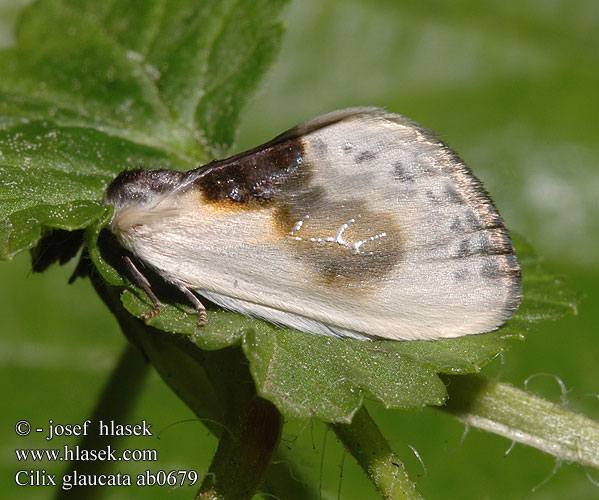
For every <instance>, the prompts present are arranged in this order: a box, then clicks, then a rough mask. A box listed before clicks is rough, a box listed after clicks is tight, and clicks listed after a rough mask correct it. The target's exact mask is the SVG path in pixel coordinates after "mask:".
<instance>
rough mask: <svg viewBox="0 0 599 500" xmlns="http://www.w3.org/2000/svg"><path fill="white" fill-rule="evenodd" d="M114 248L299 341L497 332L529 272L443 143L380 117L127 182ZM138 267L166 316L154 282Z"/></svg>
mask: <svg viewBox="0 0 599 500" xmlns="http://www.w3.org/2000/svg"><path fill="white" fill-rule="evenodd" d="M106 203H107V204H110V205H113V206H114V209H115V211H114V217H113V219H112V221H111V223H110V229H111V230H112V232H113V233H114V234H115V235H116V236H117V238H118V240H119V241H120V243H121V244H122V245H123V246H124V247H125V248H126V249H128V250H129V251H130V252H132V253H133V255H134V256H135V257H136V258H137V259H139V261H141V262H142V263H144V264H145V265H146V266H149V267H151V268H152V269H154V270H155V271H156V272H157V273H158V274H159V275H160V276H162V277H163V278H164V279H165V280H166V281H167V282H168V283H170V284H172V285H174V286H176V287H178V288H179V289H181V290H182V291H183V292H184V293H185V294H186V295H187V296H188V297H189V299H190V300H191V301H193V303H194V304H195V305H196V307H197V309H198V310H199V311H200V313H201V318H200V322H201V323H202V322H204V321H205V318H206V315H205V312H204V308H203V306H202V304H201V302H200V300H199V299H198V297H197V296H196V295H195V294H196V293H197V294H198V295H200V296H202V297H205V298H207V299H209V300H210V301H212V302H214V303H216V304H218V305H220V306H222V307H224V308H226V309H230V310H233V311H238V312H240V313H242V314H246V315H250V316H257V317H260V318H264V319H266V320H267V321H270V322H272V323H275V324H280V325H286V326H289V327H292V328H296V329H298V330H303V331H305V332H311V333H317V334H324V335H332V336H347V337H353V338H359V339H369V338H377V337H379V338H386V339H406V340H408V339H439V338H448V337H458V336H462V335H468V334H474V333H480V332H487V331H490V330H493V329H496V328H498V327H499V326H500V325H502V324H503V323H504V322H505V321H506V320H508V319H509V318H510V317H511V316H512V314H513V313H514V311H515V310H516V309H517V307H518V305H519V304H520V300H521V285H520V267H519V264H518V260H517V258H516V255H515V253H514V248H513V246H512V243H511V241H510V238H509V236H508V233H507V231H506V229H505V227H504V225H503V222H502V220H501V218H500V217H499V214H498V213H497V210H496V209H495V207H494V206H493V203H492V201H491V199H490V198H489V196H488V195H487V193H486V192H485V190H484V189H483V187H482V185H481V183H480V181H479V180H478V179H476V178H475V177H474V176H473V175H472V173H471V172H470V170H469V169H468V167H467V166H466V165H465V164H464V163H463V162H462V160H460V158H458V156H457V155H456V154H455V153H454V152H453V151H452V150H451V149H450V148H449V146H447V144H445V143H444V142H443V141H441V140H440V139H439V138H438V137H437V136H436V135H435V134H434V133H433V132H431V131H430V130H427V129H426V128H424V127H422V126H420V125H418V124H416V123H414V122H412V121H410V120H409V119H407V118H404V117H402V116H400V115H397V114H391V113H387V112H386V111H384V110H382V109H379V108H372V107H362V108H351V109H345V110H340V111H334V112H332V113H329V114H326V115H324V116H320V117H318V118H315V119H313V120H310V121H308V122H306V123H304V124H302V125H299V126H297V127H295V128H293V129H291V130H289V131H287V132H285V133H283V134H282V135H280V136H278V137H276V138H275V139H273V140H272V141H270V142H267V143H266V144H264V145H262V146H258V147H257V148H254V149H251V150H249V151H247V152H245V153H241V154H238V155H236V156H233V157H231V158H228V159H225V160H218V161H213V162H211V163H209V164H207V165H203V166H201V167H199V168H197V169H195V170H191V171H188V172H175V171H169V170H132V171H126V172H123V173H121V174H120V175H119V176H118V177H117V178H116V179H115V180H114V182H113V183H112V184H111V185H110V186H109V187H108V189H107V191H106ZM129 263H130V270H131V272H132V274H133V276H134V278H135V279H136V281H137V282H138V283H139V284H140V285H142V286H143V287H144V289H145V290H146V292H147V293H148V294H149V295H150V297H151V298H152V300H153V301H154V305H155V308H154V310H153V311H152V312H150V313H148V314H146V318H148V317H151V316H152V315H154V314H155V313H157V312H158V310H159V309H160V303H159V301H158V299H157V298H156V297H155V296H154V295H153V293H152V292H151V290H150V287H149V283H148V282H147V280H145V278H144V277H143V276H142V275H141V273H140V272H139V271H137V269H136V268H135V267H134V266H133V264H132V263H131V261H130V260H129Z"/></svg>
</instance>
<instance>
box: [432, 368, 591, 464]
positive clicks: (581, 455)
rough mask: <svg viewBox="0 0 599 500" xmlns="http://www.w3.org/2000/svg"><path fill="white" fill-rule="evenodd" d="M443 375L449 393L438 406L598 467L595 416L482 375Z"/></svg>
mask: <svg viewBox="0 0 599 500" xmlns="http://www.w3.org/2000/svg"><path fill="white" fill-rule="evenodd" d="M445 381H446V384H447V391H448V393H449V399H448V401H447V404H446V405H445V406H442V407H439V409H440V410H441V411H444V412H446V413H449V414H450V415H453V416H454V417H456V418H458V419H459V420H461V421H462V422H464V423H465V424H468V425H472V426H474V427H478V428H480V429H483V430H486V431H489V432H493V433H495V434H499V435H501V436H505V437H506V438H508V439H511V440H513V441H516V442H518V443H523V444H527V445H529V446H533V447H534V448H538V449H539V450H542V451H544V452H546V453H549V454H551V455H554V456H555V457H557V458H558V459H560V460H565V461H568V462H575V463H577V464H580V465H582V466H588V467H594V468H596V469H599V446H598V443H599V423H598V422H595V421H593V420H591V419H589V418H587V417H585V416H583V415H580V414H578V413H575V412H573V411H571V410H569V409H568V408H565V407H563V406H560V405H557V404H555V403H551V402H549V401H546V400H544V399H542V398H539V397H537V396H534V395H532V394H530V393H529V392H526V391H523V390H520V389H517V388H516V387H513V386H511V385H509V384H505V383H501V382H496V381H493V380H490V379H487V378H486V377H483V376H481V375H458V376H447V377H446V378H445Z"/></svg>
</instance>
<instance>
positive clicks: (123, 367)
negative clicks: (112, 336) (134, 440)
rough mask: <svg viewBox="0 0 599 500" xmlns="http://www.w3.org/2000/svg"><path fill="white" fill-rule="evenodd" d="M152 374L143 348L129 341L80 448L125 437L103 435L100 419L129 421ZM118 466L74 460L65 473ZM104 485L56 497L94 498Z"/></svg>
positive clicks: (97, 471)
mask: <svg viewBox="0 0 599 500" xmlns="http://www.w3.org/2000/svg"><path fill="white" fill-rule="evenodd" d="M148 373H149V364H148V363H147V361H146V360H145V359H144V358H143V356H141V354H140V353H139V351H138V350H137V349H136V348H135V347H133V346H132V345H131V344H127V345H126V347H125V349H124V350H123V353H122V354H121V357H120V358H119V361H118V363H117V365H116V366H115V367H114V369H113V370H112V373H111V375H110V378H109V379H108V381H107V383H106V385H105V386H104V389H103V390H102V394H101V395H100V399H99V401H98V404H97V405H96V408H95V409H94V412H93V414H92V416H91V417H90V420H91V426H90V429H89V432H88V434H87V435H86V436H85V437H83V438H82V439H81V441H79V443H78V444H77V446H78V447H79V449H80V450H97V449H101V448H106V447H107V446H108V445H111V446H112V447H113V448H114V447H116V445H117V444H118V443H119V442H120V441H122V440H123V437H122V436H101V435H100V432H99V421H100V420H104V421H105V422H106V421H108V420H115V421H116V422H118V423H121V422H125V421H126V419H127V417H128V416H129V414H130V412H131V410H132V409H133V408H134V406H135V403H137V400H138V395H139V393H140V390H141V388H142V386H143V384H144V383H145V381H146V378H147V375H148ZM113 467H114V463H113V462H110V461H97V460H91V461H90V460H88V461H85V460H83V461H73V462H70V463H69V468H68V471H66V472H65V474H69V475H72V474H73V471H75V470H76V471H77V473H79V474H95V475H98V474H105V473H106V472H108V471H109V470H110V469H112V468H113ZM103 493H104V492H103V488H102V487H101V486H98V487H85V488H78V487H74V488H72V489H70V490H63V489H62V488H61V489H59V490H58V492H57V494H56V496H55V499H56V500H62V499H65V498H78V499H82V500H83V499H85V500H92V499H95V498H100V497H101V495H103Z"/></svg>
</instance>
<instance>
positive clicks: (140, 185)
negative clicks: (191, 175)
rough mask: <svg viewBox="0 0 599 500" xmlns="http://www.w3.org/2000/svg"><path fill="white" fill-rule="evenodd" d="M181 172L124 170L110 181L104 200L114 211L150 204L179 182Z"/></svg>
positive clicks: (171, 189) (170, 190)
mask: <svg viewBox="0 0 599 500" xmlns="http://www.w3.org/2000/svg"><path fill="white" fill-rule="evenodd" d="M182 177H183V174H182V173H181V172H175V171H172V170H141V169H137V170H126V171H124V172H121V173H120V174H119V175H118V176H117V178H116V179H114V181H112V182H111V183H110V185H109V186H108V188H107V189H106V193H105V195H104V202H105V203H106V204H107V205H113V206H114V209H115V212H118V211H120V210H123V209H125V208H129V207H132V206H137V207H143V206H147V205H149V204H152V203H154V202H155V201H156V199H157V198H158V197H159V196H160V195H164V194H167V193H169V192H172V191H173V190H174V189H175V188H177V186H179V185H180V184H181V179H182Z"/></svg>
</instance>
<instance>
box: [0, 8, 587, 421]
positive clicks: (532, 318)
mask: <svg viewBox="0 0 599 500" xmlns="http://www.w3.org/2000/svg"><path fill="white" fill-rule="evenodd" d="M284 3H285V2H284V1H279V2H275V1H274V0H271V1H266V0H265V1H262V2H252V3H251V5H250V4H249V3H241V2H204V3H202V5H201V6H199V7H198V6H197V5H196V2H192V1H191V0H190V1H188V2H186V1H183V0H181V1H179V2H166V1H164V2H158V1H153V2H134V1H129V2H113V3H110V4H107V3H104V2H92V1H84V2H79V1H75V0H72V1H66V0H64V1H58V0H54V1H50V0H42V1H40V2H37V3H35V4H33V5H32V6H31V7H29V8H28V10H27V12H26V15H24V16H23V19H22V21H21V24H20V27H19V31H18V35H17V40H18V45H17V46H16V47H15V48H11V49H8V50H6V51H4V52H2V53H1V54H0V71H1V72H2V74H3V79H2V81H0V93H1V94H2V98H1V99H0V102H1V103H2V104H1V105H0V110H1V114H0V125H1V126H2V129H1V130H0V152H1V153H2V154H1V156H0V172H1V173H2V183H1V185H0V210H1V215H2V219H1V220H0V255H1V256H2V257H4V258H7V257H11V256H12V255H14V254H15V253H17V252H19V251H21V250H24V249H27V248H31V247H32V246H33V245H35V244H36V243H37V242H38V240H39V239H40V237H41V235H42V231H43V228H45V227H48V228H60V229H66V230H75V229H82V228H87V231H86V242H87V252H88V253H89V256H90V258H91V260H92V261H93V262H94V263H95V265H96V267H97V268H98V269H99V270H100V272H101V274H102V276H103V278H104V279H105V280H106V281H107V282H108V283H110V284H112V285H117V286H122V285H124V284H125V280H124V279H123V278H122V274H123V273H122V272H121V270H120V269H119V265H118V259H116V260H115V259H113V258H111V255H110V252H109V251H108V252H103V251H100V250H99V247H98V246H97V244H96V240H97V239H98V237H99V236H100V234H101V229H102V227H103V226H104V225H105V224H106V222H107V221H108V219H109V217H110V212H109V211H106V209H105V208H104V206H103V204H102V202H101V200H102V196H103V192H104V189H105V187H106V185H107V184H108V183H109V182H110V180H111V179H112V178H113V177H114V176H115V175H116V173H117V172H118V171H120V170H122V169H123V168H131V167H134V166H140V165H143V166H144V167H146V168H174V169H183V168H190V167H192V166H194V165H195V162H196V161H199V160H202V159H206V158H208V157H209V156H210V152H212V151H217V152H222V151H223V150H224V149H226V148H227V147H228V146H229V145H230V143H231V140H232V139H233V136H234V131H235V124H236V121H237V118H238V114H239V110H240V109H241V107H242V106H243V105H244V103H245V101H246V100H247V96H248V94H249V93H251V91H252V90H253V88H254V87H255V85H256V82H257V79H258V78H259V76H260V75H261V74H262V73H263V72H264V70H265V68H266V65H267V63H268V62H269V61H270V60H271V59H272V57H273V54H274V51H275V50H276V47H277V46H278V43H279V39H280V34H281V27H280V25H279V24H278V23H276V22H273V21H272V18H273V15H274V14H276V13H278V11H279V10H280V8H281V6H282V5H283V4H284ZM134 7H135V8H136V9H137V10H136V12H139V19H135V20H130V19H129V17H128V16H125V15H122V13H123V12H124V11H125V10H127V9H129V8H134ZM128 19H129V20H128ZM133 22H135V31H136V33H137V32H138V33H139V37H136V36H133V35H132V30H133V26H132V25H130V24H129V23H133ZM138 22H139V26H138V24H137V23H138ZM203 141H204V142H203ZM207 145H209V147H208V146H207ZM518 249H519V253H520V259H521V262H522V266H523V274H524V292H525V298H524V302H523V303H522V306H521V308H520V310H519V311H518V313H517V314H516V315H515V316H514V318H513V319H512V320H511V321H510V322H509V323H508V324H507V325H506V326H504V327H503V328H502V329H500V330H497V331H495V332H491V333H488V334H483V335H475V336H468V337H462V338H458V339H449V340H440V341H434V342H431V341H412V342H397V341H375V342H359V341H353V340H348V339H334V338H327V337H320V336H315V335H308V334H304V333H300V332H297V331H292V330H289V329H278V328H275V327H273V326H272V325H269V324H267V323H265V322H263V321H259V320H254V319H249V318H244V317H241V316H239V315H236V314H233V313H223V312H219V313H214V312H210V314H209V322H208V326H207V327H205V328H203V329H199V328H198V327H197V315H196V314H195V313H192V312H191V310H190V308H189V306H188V304H187V303H186V301H185V300H184V298H181V297H178V296H176V295H175V296H169V297H167V300H164V302H165V307H164V309H163V311H162V312H161V313H160V314H159V315H157V316H156V317H155V318H152V320H150V324H151V325H152V326H155V327H156V328H159V329H162V330H165V331H172V332H179V333H185V334H188V335H191V338H192V339H193V340H194V341H195V342H196V344H197V345H198V346H200V347H202V348H204V349H210V350H214V349H220V348H223V347H226V346H229V345H232V344H236V343H240V342H241V343H242V347H243V350H244V352H245V354H246V356H247V358H248V359H249V363H250V370H251V372H252V375H253V377H254V379H255V381H256V383H257V387H258V391H259V393H260V394H261V395H263V396H264V397H266V398H268V399H270V400H271V401H272V402H274V403H275V404H276V405H277V407H278V408H279V409H280V410H281V411H283V412H285V413H286V414H287V415H289V416H293V417H299V418H309V417H318V418H321V419H323V420H325V421H329V422H348V421H350V420H351V418H352V416H353V415H354V414H355V412H356V411H357V410H358V409H359V408H360V406H361V404H362V401H363V399H364V397H370V398H373V399H376V400H378V401H380V402H381V403H382V404H383V405H385V406H387V407H390V408H400V407H422V406H424V405H428V404H434V405H439V404H442V403H443V401H444V400H445V398H446V391H445V386H444V384H443V383H442V382H441V380H440V378H439V377H438V375H437V374H438V373H451V374H461V373H472V372H477V371H479V370H480V368H481V367H482V366H483V365H484V364H485V363H487V362H488V361H489V360H490V359H492V358H493V357H494V356H496V355H497V354H498V353H500V352H502V351H504V350H505V349H506V348H507V347H508V340H509V339H510V338H520V337H522V336H523V334H524V333H526V332H527V331H528V330H529V329H530V328H531V327H532V325H533V324H534V323H535V322H536V321H538V320H540V319H547V318H556V317H559V316H561V315H562V314H564V313H565V312H567V311H569V310H572V309H573V308H575V300H574V299H573V297H572V296H571V295H570V294H569V293H568V292H566V291H565V289H564V287H563V285H562V284H561V283H559V282H558V281H556V280H555V279H554V278H552V277H550V276H547V275H546V274H545V273H544V272H543V270H542V268H540V267H539V263H538V261H537V259H536V258H535V257H534V255H532V253H531V251H530V249H529V248H528V247H527V246H526V245H525V244H523V243H521V242H520V243H519V244H518ZM168 293H170V292H168ZM168 293H167V294H168ZM161 298H162V297H161ZM121 301H122V303H123V305H124V306H125V308H126V309H127V310H128V311H129V312H130V313H132V314H133V315H135V316H137V317H140V316H141V315H142V314H143V313H144V312H147V311H149V310H151V308H152V305H151V304H150V302H149V301H148V299H147V297H146V296H145V294H143V292H141V291H140V290H138V289H136V288H135V287H128V290H127V291H124V292H123V293H122V295H121Z"/></svg>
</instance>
